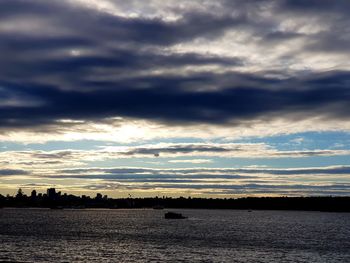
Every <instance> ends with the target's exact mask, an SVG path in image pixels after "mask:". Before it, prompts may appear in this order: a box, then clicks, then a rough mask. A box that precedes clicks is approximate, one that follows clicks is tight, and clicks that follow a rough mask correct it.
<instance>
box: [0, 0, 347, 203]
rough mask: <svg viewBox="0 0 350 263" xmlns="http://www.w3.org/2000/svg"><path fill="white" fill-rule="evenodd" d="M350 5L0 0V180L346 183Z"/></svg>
mask: <svg viewBox="0 0 350 263" xmlns="http://www.w3.org/2000/svg"><path fill="white" fill-rule="evenodd" d="M349 10H350V1H348V0H336V1H334V0H322V1H318V0H308V1H304V0H216V1H209V0H191V1H188V0H176V1H175V0H174V1H173V0H169V1H163V0H142V1H141V0H140V1H135V0H128V1H124V0H50V1H47V0H1V1H0V54H1V59H0V193H1V194H3V195H5V194H10V195H13V194H15V193H16V191H17V189H18V188H22V189H23V190H24V192H25V193H29V192H30V191H31V190H32V189H37V191H39V192H44V191H45V190H46V188H48V187H55V188H57V189H58V190H60V191H62V192H68V193H74V194H79V195H80V194H88V195H91V196H94V195H95V194H96V193H97V192H100V193H103V194H108V195H109V196H111V197H127V196H129V195H131V196H133V197H145V196H174V197H175V196H185V197H187V196H192V197H234V198H235V197H243V196H315V195H316V196H319V195H349V194H350V162H349V157H350V113H349V106H350V104H349V103H350V27H349V24H350V13H349Z"/></svg>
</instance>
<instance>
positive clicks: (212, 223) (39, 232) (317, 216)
mask: <svg viewBox="0 0 350 263" xmlns="http://www.w3.org/2000/svg"><path fill="white" fill-rule="evenodd" d="M165 211H166V210H163V211H162V210H151V209H149V210H44V209H1V210H0V242H1V246H0V261H8V262H10V261H17V262H327V263H328V262H342V263H343V262H350V214H349V213H320V212H298V211H253V212H252V213H248V212H247V211H235V210H174V211H180V212H181V213H183V214H184V215H186V216H188V217H189V218H188V219H183V220H165V219H163V215H164V213H165Z"/></svg>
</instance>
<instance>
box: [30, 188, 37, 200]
mask: <svg viewBox="0 0 350 263" xmlns="http://www.w3.org/2000/svg"><path fill="white" fill-rule="evenodd" d="M30 197H31V198H32V199H34V198H36V191H35V190H33V191H32V193H31V194H30Z"/></svg>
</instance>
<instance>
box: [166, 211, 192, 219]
mask: <svg viewBox="0 0 350 263" xmlns="http://www.w3.org/2000/svg"><path fill="white" fill-rule="evenodd" d="M164 218H165V219H185V218H187V217H186V216H183V215H182V214H180V213H175V212H167V213H165V214H164Z"/></svg>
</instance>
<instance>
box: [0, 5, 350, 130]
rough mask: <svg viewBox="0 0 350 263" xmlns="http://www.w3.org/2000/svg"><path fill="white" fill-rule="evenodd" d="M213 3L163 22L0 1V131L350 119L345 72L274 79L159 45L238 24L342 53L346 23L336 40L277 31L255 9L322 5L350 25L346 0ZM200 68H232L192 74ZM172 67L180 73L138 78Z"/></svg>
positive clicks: (287, 13)
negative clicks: (116, 122)
mask: <svg viewBox="0 0 350 263" xmlns="http://www.w3.org/2000/svg"><path fill="white" fill-rule="evenodd" d="M219 3H220V4H221V5H222V10H223V11H222V13H220V14H213V13H211V12H210V11H211V10H201V11H196V10H187V11H181V12H182V13H179V18H178V19H177V20H174V21H170V20H166V19H164V18H161V17H156V18H145V17H122V16H120V15H112V14H109V13H107V12H102V11H98V10H94V9H92V8H84V7H82V6H78V5H74V4H69V3H68V2H66V1H39V0H31V1H23V0H11V1H10V0H4V1H1V7H0V24H1V25H2V27H1V28H0V39H1V41H0V52H1V54H2V59H1V61H0V67H1V71H0V93H1V97H0V127H34V126H40V125H45V124H55V123H56V122H57V121H58V120H59V119H80V120H103V119H107V118H110V117H115V116H122V117H131V118H142V119H150V120H157V121H164V122H173V123H176V122H178V123H179V122H180V123H183V122H187V123H191V122H197V123H198V122H201V123H215V124H225V123H239V122H241V121H246V120H254V119H256V118H260V119H261V118H265V119H268V118H271V117H276V116H279V117H280V116H283V117H288V116H290V115H296V114H297V115H298V116H300V115H304V116H305V118H307V117H314V116H322V117H325V118H331V119H333V118H337V119H342V118H344V119H345V118H346V119H347V118H349V114H348V110H347V109H348V107H347V105H348V102H349V100H350V89H349V81H350V73H349V72H347V71H342V72H340V71H332V72H328V73H327V74H320V73H317V72H314V73H310V76H309V77H308V78H305V77H289V78H287V79H280V78H277V77H276V78H273V77H266V76H265V75H264V73H246V74H242V73H232V68H233V67H236V66H237V67H240V66H244V65H245V63H247V61H248V60H249V59H247V58H241V57H239V58H238V57H223V56H218V55H215V56H214V55H211V54H197V53H193V52H189V53H182V54H179V53H174V52H173V51H169V50H167V49H166V48H169V47H172V46H173V45H175V44H182V43H189V42H191V41H193V40H195V39H202V40H203V39H204V40H206V41H210V40H211V39H217V38H218V37H222V36H224V35H225V33H226V32H228V31H229V30H233V29H237V30H246V32H247V33H249V34H252V36H257V37H260V39H262V40H261V41H263V42H266V43H268V42H284V41H289V40H290V39H294V38H297V37H303V38H304V37H306V38H308V40H307V41H306V44H305V46H304V47H301V48H305V49H306V50H312V51H313V52H315V51H317V50H325V49H332V50H336V51H340V52H342V50H343V51H344V50H346V49H347V46H348V45H346V44H347V43H348V40H349V38H348V34H346V32H345V29H338V31H335V32H336V37H334V36H333V35H332V32H328V31H327V32H321V33H317V34H313V35H312V34H311V35H310V36H309V35H308V36H305V35H304V34H301V33H299V32H292V31H291V32H289V31H288V32H284V31H281V30H280V29H279V24H280V23H281V21H280V20H278V18H274V17H273V16H271V17H270V18H269V19H267V18H266V17H265V18H264V17H262V16H261V14H262V10H265V11H266V8H268V10H269V12H271V13H274V12H275V11H276V10H279V17H282V18H283V17H288V18H291V19H293V18H295V19H297V18H298V17H299V16H300V15H301V16H302V15H303V12H301V11H302V10H303V9H305V10H309V11H310V12H312V13H313V14H315V15H316V16H319V18H320V19H321V18H323V16H324V14H323V12H324V10H331V11H332V12H333V13H334V12H335V13H339V14H341V21H340V22H339V23H341V24H343V23H345V22H346V21H348V20H347V18H348V15H347V14H346V12H344V9H345V7H347V6H348V3H347V2H346V1H337V2H336V3H334V1H332V2H331V1H324V2H323V1H322V2H321V3H320V2H319V1H317V2H316V1H310V2H306V3H305V1H229V2H228V1H221V2H219ZM264 8H265V9H264ZM224 11H225V12H224ZM297 13H298V15H295V17H294V14H297ZM299 13H300V14H299ZM276 19H277V20H276ZM344 21H345V22H344ZM330 27H331V28H333V27H335V25H334V24H332V23H331V24H330ZM339 30H340V32H339ZM341 32H343V34H340V33H341ZM333 34H334V33H333ZM318 40H319V41H318ZM252 41H254V40H253V38H252ZM334 43H335V44H334ZM341 47H343V49H342V48H341ZM188 66H192V67H193V66H195V68H196V69H197V73H191V72H190V71H186V67H188ZM200 66H205V67H207V66H220V67H223V68H225V69H229V70H230V72H229V73H221V74H219V73H215V72H214V71H211V72H210V73H209V70H205V71H204V70H202V71H201V72H199V73H198V71H199V69H200ZM169 69H175V71H176V72H177V73H176V74H174V73H172V74H171V75H170V74H166V73H158V75H157V76H155V75H151V74H141V73H142V72H143V71H147V70H148V71H151V70H154V71H160V72H162V70H169ZM279 73H280V74H282V75H283V74H284V72H279ZM141 75H142V76H143V77H142V76H141ZM145 75H148V77H145ZM9 101H11V103H9Z"/></svg>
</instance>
